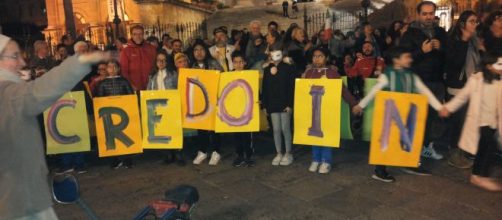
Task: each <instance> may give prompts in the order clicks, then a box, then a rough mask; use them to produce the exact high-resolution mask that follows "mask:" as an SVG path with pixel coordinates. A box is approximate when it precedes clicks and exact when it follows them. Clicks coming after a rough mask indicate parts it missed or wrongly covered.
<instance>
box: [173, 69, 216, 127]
mask: <svg viewBox="0 0 502 220" xmlns="http://www.w3.org/2000/svg"><path fill="white" fill-rule="evenodd" d="M219 78H220V73H219V71H217V70H201V69H181V70H180V74H179V76H178V89H179V91H180V94H181V109H182V111H181V112H182V119H183V128H192V129H201V130H214V126H215V125H214V120H215V113H216V98H217V94H218V84H219Z"/></svg>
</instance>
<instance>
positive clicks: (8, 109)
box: [0, 56, 91, 219]
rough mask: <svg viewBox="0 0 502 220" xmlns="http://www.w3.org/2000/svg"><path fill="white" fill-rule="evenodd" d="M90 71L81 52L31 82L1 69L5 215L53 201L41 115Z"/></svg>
mask: <svg viewBox="0 0 502 220" xmlns="http://www.w3.org/2000/svg"><path fill="white" fill-rule="evenodd" d="M90 71H91V67H90V66H89V65H83V64H81V63H80V62H79V61H78V60H77V57H76V56H73V57H70V58H68V59H66V60H65V61H64V62H63V63H62V64H61V65H60V66H58V67H55V68H53V69H52V70H50V71H49V72H47V73H46V74H44V75H43V76H42V77H40V78H38V79H36V80H34V81H31V82H22V81H20V80H19V78H18V77H17V76H16V75H15V73H12V72H8V71H6V70H0V219H13V218H19V217H23V216H27V215H33V214H35V213H37V212H40V211H43V210H45V209H48V208H49V207H51V206H52V200H51V190H50V188H49V184H48V183H49V181H48V176H47V175H48V169H47V165H46V163H45V155H44V148H43V146H44V145H43V143H42V137H41V134H40V127H39V125H38V122H37V119H36V116H37V115H38V114H40V113H42V112H43V111H44V110H45V109H47V108H48V107H50V106H51V105H52V104H53V103H54V102H55V101H57V100H58V99H59V98H60V97H61V96H62V95H63V94H64V93H66V92H68V91H70V90H71V89H72V88H73V87H74V86H75V85H76V84H77V83H78V82H79V81H80V80H81V79H82V78H84V76H85V75H86V74H87V73H89V72H90Z"/></svg>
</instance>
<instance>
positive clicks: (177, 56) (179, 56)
mask: <svg viewBox="0 0 502 220" xmlns="http://www.w3.org/2000/svg"><path fill="white" fill-rule="evenodd" d="M183 57H185V58H187V59H188V57H187V55H186V54H184V53H177V54H175V55H174V61H175V62H176V61H177V60H178V59H180V58H183Z"/></svg>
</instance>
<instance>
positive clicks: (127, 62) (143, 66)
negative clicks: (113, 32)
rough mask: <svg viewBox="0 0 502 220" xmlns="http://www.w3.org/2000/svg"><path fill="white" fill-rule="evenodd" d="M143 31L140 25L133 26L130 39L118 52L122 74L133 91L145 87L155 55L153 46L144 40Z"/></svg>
mask: <svg viewBox="0 0 502 220" xmlns="http://www.w3.org/2000/svg"><path fill="white" fill-rule="evenodd" d="M144 31H145V30H144V28H143V27H142V26H140V25H135V26H133V27H132V28H131V36H132V39H131V40H130V41H129V42H128V43H127V47H126V48H124V49H123V50H122V52H121V53H120V69H121V71H122V76H124V78H126V79H127V80H129V82H130V83H131V85H132V86H133V89H134V90H135V91H137V90H145V89H146V86H147V85H148V75H149V74H150V72H151V71H152V67H153V64H154V61H155V56H156V50H155V47H154V46H152V45H151V44H149V43H147V42H145V40H144Z"/></svg>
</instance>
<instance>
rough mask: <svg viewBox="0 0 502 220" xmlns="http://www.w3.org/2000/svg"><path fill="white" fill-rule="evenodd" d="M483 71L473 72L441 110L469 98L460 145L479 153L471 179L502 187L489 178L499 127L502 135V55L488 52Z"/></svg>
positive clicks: (485, 186)
mask: <svg viewBox="0 0 502 220" xmlns="http://www.w3.org/2000/svg"><path fill="white" fill-rule="evenodd" d="M482 65H483V66H482V68H483V69H482V71H483V72H481V73H477V74H475V75H472V76H471V77H470V78H469V79H468V81H467V83H466V84H465V86H464V88H462V90H460V92H459V93H458V94H457V95H456V96H455V97H454V98H453V99H452V100H451V101H449V102H448V103H446V104H445V105H444V107H443V109H442V110H441V112H440V116H442V117H447V116H449V115H450V113H453V112H455V111H457V110H458V109H460V108H461V107H462V106H463V105H464V104H465V103H467V102H469V108H468V110H467V115H466V119H465V123H464V127H463V131H462V136H461V137H460V141H459V144H458V145H459V147H460V148H462V149H463V150H465V151H467V152H468V153H471V154H475V155H476V158H475V159H474V165H473V167H472V174H471V179H470V181H471V183H472V184H474V185H476V186H478V187H480V188H483V189H486V190H489V191H502V183H500V182H499V181H496V180H494V179H491V178H489V176H490V174H491V169H492V167H493V162H494V156H495V152H496V151H497V144H498V143H497V140H496V138H495V135H496V134H497V129H498V133H499V136H502V80H500V78H501V75H502V56H498V57H497V56H495V55H493V54H485V56H484V57H483V60H482Z"/></svg>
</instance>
